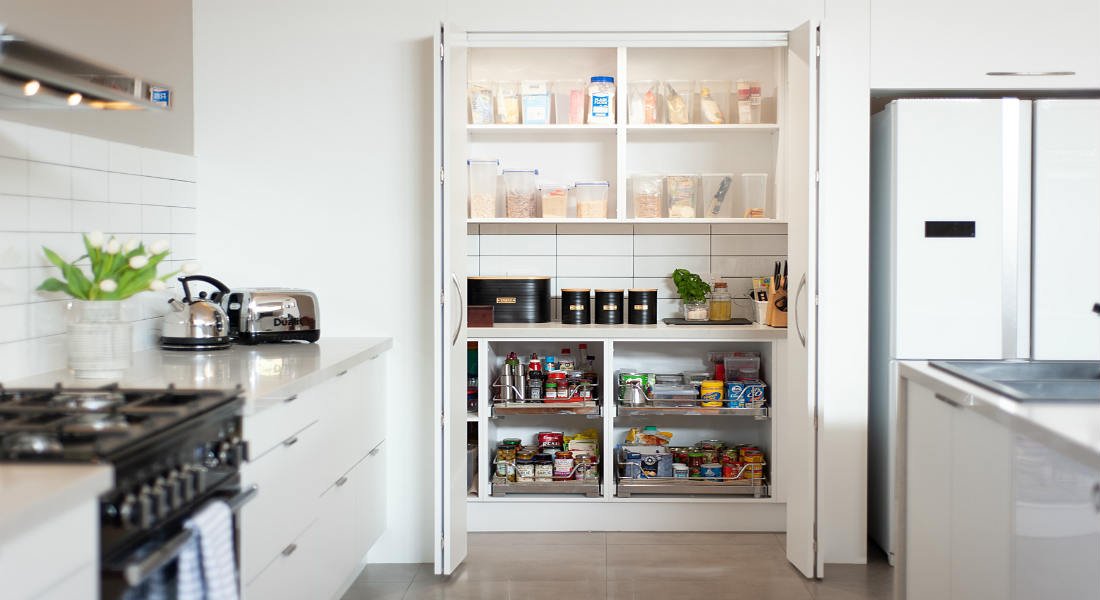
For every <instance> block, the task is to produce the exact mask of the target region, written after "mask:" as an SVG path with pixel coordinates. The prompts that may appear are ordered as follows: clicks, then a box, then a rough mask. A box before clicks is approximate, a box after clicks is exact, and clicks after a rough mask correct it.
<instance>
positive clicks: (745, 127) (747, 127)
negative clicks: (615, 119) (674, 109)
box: [624, 123, 779, 133]
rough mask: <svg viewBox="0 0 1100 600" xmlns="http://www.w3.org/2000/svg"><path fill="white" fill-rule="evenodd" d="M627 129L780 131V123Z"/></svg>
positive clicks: (635, 128)
mask: <svg viewBox="0 0 1100 600" xmlns="http://www.w3.org/2000/svg"><path fill="white" fill-rule="evenodd" d="M624 127H625V128H626V130H627V131H631V132H634V131H655V132H656V131H691V132H693V133H694V132H700V131H711V132H727V133H728V132H731V131H758V132H760V131H763V132H772V131H779V125H777V124H775V123H723V124H720V125H707V124H704V123H689V124H685V125H665V124H659V125H625V126H624Z"/></svg>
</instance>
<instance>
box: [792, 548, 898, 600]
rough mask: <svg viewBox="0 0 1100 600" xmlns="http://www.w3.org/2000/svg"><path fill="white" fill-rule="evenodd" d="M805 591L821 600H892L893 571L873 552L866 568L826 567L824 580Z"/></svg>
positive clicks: (879, 554) (880, 555) (857, 566)
mask: <svg viewBox="0 0 1100 600" xmlns="http://www.w3.org/2000/svg"><path fill="white" fill-rule="evenodd" d="M806 588H807V589H808V590H809V591H810V595H811V596H813V597H814V598H815V599H820V600H893V598H894V569H893V567H891V566H890V565H889V563H887V562H886V557H885V556H884V555H883V554H882V553H881V552H880V551H878V550H877V549H876V550H875V551H874V552H872V553H871V554H870V556H868V561H867V564H866V565H835V564H827V565H825V578H824V579H819V580H816V581H807V582H806Z"/></svg>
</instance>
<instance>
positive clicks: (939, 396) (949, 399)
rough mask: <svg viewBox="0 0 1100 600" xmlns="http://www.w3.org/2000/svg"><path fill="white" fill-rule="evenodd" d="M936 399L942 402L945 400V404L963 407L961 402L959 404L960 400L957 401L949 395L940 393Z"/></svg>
mask: <svg viewBox="0 0 1100 600" xmlns="http://www.w3.org/2000/svg"><path fill="white" fill-rule="evenodd" d="M936 400H939V401H940V402H943V403H945V404H950V405H951V406H954V407H955V408H962V405H961V404H959V403H958V402H955V401H954V400H952V399H951V398H948V397H947V396H941V395H940V394H936Z"/></svg>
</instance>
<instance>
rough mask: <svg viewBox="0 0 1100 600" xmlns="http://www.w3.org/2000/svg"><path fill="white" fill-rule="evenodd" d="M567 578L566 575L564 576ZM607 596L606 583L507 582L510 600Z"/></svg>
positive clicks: (576, 598)
mask: <svg viewBox="0 0 1100 600" xmlns="http://www.w3.org/2000/svg"><path fill="white" fill-rule="evenodd" d="M565 576H566V577H568V574H565ZM606 595H607V582H606V581H537V582H531V581H509V582H508V598H509V599H510V600H588V599H589V598H604V597H605V596H606Z"/></svg>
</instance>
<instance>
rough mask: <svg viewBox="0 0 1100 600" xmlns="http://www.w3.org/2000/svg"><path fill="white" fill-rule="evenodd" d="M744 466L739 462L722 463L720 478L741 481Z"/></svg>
mask: <svg viewBox="0 0 1100 600" xmlns="http://www.w3.org/2000/svg"><path fill="white" fill-rule="evenodd" d="M744 467H745V464H744V463H739V462H728V463H722V477H724V478H726V479H741V478H742V476H743V471H744Z"/></svg>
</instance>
